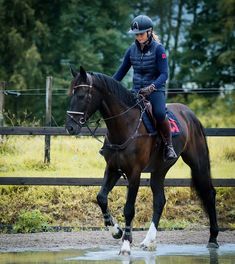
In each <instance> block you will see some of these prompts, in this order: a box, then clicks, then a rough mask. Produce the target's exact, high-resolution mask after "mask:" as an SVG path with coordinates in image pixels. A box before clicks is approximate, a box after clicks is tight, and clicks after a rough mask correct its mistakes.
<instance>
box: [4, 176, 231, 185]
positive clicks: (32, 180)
mask: <svg viewBox="0 0 235 264" xmlns="http://www.w3.org/2000/svg"><path fill="white" fill-rule="evenodd" d="M102 182H103V179H102V178H71V177H10V176H9V177H0V185H37V186H38V185H46V186H101V185H102ZM212 183H213V185H214V187H235V179H212ZM149 184H150V179H147V178H143V179H141V180H140V186H149ZM127 185H128V182H127V180H124V179H119V181H118V182H117V184H116V186H127ZM165 186H166V187H190V186H192V182H191V179H183V178H182V179H181V178H177V179H165Z"/></svg>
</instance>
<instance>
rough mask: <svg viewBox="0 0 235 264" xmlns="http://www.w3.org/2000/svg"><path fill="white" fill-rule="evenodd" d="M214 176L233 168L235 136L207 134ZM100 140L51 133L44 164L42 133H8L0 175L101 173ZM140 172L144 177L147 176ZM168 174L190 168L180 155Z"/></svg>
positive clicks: (182, 174) (0, 151) (185, 174)
mask: <svg viewBox="0 0 235 264" xmlns="http://www.w3.org/2000/svg"><path fill="white" fill-rule="evenodd" d="M208 144H209V149H210V158H211V170H212V176H213V178H231V177H233V174H234V171H235V138H234V137H209V138H208ZM101 146H102V144H101V143H100V142H98V141H97V140H95V139H92V138H88V137H82V138H76V137H62V136H61V137H52V138H51V163H50V164H45V163H44V162H43V160H44V137H42V136H11V137H8V138H5V139H4V141H3V142H2V143H1V144H0V177H1V176H26V177H27V176H30V177H36V176H38V177H39V176H52V177H53V176H55V177H59V176H68V177H89V178H92V177H103V172H104V168H105V162H104V159H103V157H102V156H101V155H100V154H99V153H98V151H99V149H100V148H101ZM148 176H149V175H148V174H143V177H148ZM167 177H168V178H189V177H190V169H189V168H188V166H187V165H186V164H185V163H184V162H183V161H182V159H181V158H180V159H179V160H178V161H177V163H176V165H175V166H173V167H172V168H171V169H170V171H169V172H168V174H167Z"/></svg>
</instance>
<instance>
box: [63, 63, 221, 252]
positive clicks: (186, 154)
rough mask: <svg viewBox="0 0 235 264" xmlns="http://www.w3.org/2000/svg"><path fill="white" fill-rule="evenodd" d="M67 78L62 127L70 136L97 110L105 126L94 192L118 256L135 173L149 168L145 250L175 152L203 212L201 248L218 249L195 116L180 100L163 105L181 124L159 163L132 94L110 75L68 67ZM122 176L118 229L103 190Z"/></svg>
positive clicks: (154, 138)
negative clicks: (205, 230)
mask: <svg viewBox="0 0 235 264" xmlns="http://www.w3.org/2000/svg"><path fill="white" fill-rule="evenodd" d="M71 72H72V75H73V80H72V81H71V87H70V96H71V99H70V106H69V109H68V111H67V118H66V125H65V128H66V130H67V131H68V133H69V134H71V135H77V134H79V133H80V131H81V128H82V126H84V125H85V124H86V122H87V121H88V120H89V118H90V117H91V116H92V115H93V114H94V113H95V112H96V111H99V112H100V114H101V117H102V119H103V120H104V122H105V124H106V127H107V134H106V138H105V142H104V147H103V150H104V152H103V156H104V158H105V161H106V168H105V172H104V179H103V183H102V186H101V189H100V191H99V193H98V195H97V202H98V205H99V206H100V208H101V211H102V214H103V218H104V223H105V225H106V227H107V228H110V229H112V235H113V237H114V238H116V239H120V238H122V245H121V249H120V254H123V255H126V254H127V255H128V254H130V253H131V243H132V220H133V218H134V215H135V201H136V196H137V192H138V188H139V185H140V176H141V172H143V171H146V172H150V175H151V176H150V186H151V190H152V194H153V215H152V220H151V223H150V227H149V230H148V232H147V234H146V237H145V238H144V240H143V242H142V243H141V244H140V247H141V248H143V249H145V250H148V249H149V250H150V249H152V248H153V246H154V245H155V244H156V235H157V229H158V225H159V221H160V217H161V214H162V211H163V208H164V205H165V203H166V198H165V194H164V179H165V176H166V174H167V172H168V170H169V169H170V168H171V167H172V166H173V165H174V164H175V163H176V161H177V160H178V158H179V157H180V156H181V157H182V159H183V161H184V162H185V163H186V164H187V165H188V166H189V167H190V168H191V176H192V183H193V186H194V187H195V189H196V191H197V193H198V195H199V197H200V199H201V201H202V204H203V207H204V210H205V212H206V213H207V215H208V216H209V223H210V236H209V241H208V245H207V247H209V248H217V247H219V245H218V242H217V236H218V232H219V229H218V224H217V216H216V206H215V195H216V192H215V189H214V187H213V185H212V181H211V172H210V159H209V150H208V145H207V141H206V136H205V133H204V128H203V126H202V124H201V122H200V121H199V119H198V118H197V117H196V116H195V114H194V113H193V112H192V111H191V110H190V109H189V108H188V107H187V106H186V105H183V104H178V103H172V104H168V105H167V108H168V109H169V111H171V112H173V113H174V115H175V116H176V118H177V119H178V121H179V123H180V126H181V130H182V131H181V133H180V134H179V135H178V136H177V137H173V145H174V149H175V151H176V153H177V158H176V159H174V160H170V161H165V160H164V158H163V147H164V146H163V143H162V138H161V135H159V134H157V135H156V134H150V133H149V132H148V131H147V130H146V127H145V125H144V123H143V120H142V117H143V113H144V112H145V111H146V109H145V108H144V107H143V104H142V100H141V99H139V97H138V96H136V95H135V94H133V93H131V92H130V91H128V90H127V89H126V88H125V87H124V86H122V84H121V83H120V82H117V81H115V80H114V79H113V78H111V77H109V76H107V75H105V74H102V73H94V72H86V71H85V70H84V68H83V67H80V71H77V70H75V69H72V70H71ZM122 175H125V176H126V178H127V181H128V190H127V198H126V203H125V206H124V217H125V228H124V230H123V229H122V228H121V227H120V226H119V224H118V223H117V222H116V221H115V220H114V217H113V216H112V215H111V213H110V211H109V208H108V194H109V192H110V191H111V190H112V189H113V187H114V186H115V184H116V183H117V181H118V180H119V178H120V177H121V176H122Z"/></svg>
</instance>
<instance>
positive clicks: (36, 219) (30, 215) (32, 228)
mask: <svg viewBox="0 0 235 264" xmlns="http://www.w3.org/2000/svg"><path fill="white" fill-rule="evenodd" d="M13 229H14V231H15V232H16V233H35V232H42V231H47V230H48V223H47V217H46V216H44V215H43V214H42V213H41V212H40V211H39V210H33V211H29V212H27V211H22V212H21V213H20V214H19V217H18V220H17V221H16V223H15V224H14V226H13Z"/></svg>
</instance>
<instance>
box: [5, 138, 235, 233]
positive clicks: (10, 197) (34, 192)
mask: <svg viewBox="0 0 235 264" xmlns="http://www.w3.org/2000/svg"><path fill="white" fill-rule="evenodd" d="M208 143H209V149H210V154H211V155H210V156H211V165H212V176H213V178H233V177H234V171H235V138H234V137H231V138H229V137H226V138H225V137H224V138H222V137H218V138H215V137H211V138H208ZM100 147H101V143H99V142H98V141H96V140H95V139H92V138H88V137H82V138H75V137H62V136H61V137H59V136H58V137H52V140H51V163H50V165H47V164H44V162H43V159H44V137H42V136H10V137H7V138H6V137H5V138H4V140H3V141H2V142H1V144H0V177H1V176H9V177H10V176H28V177H36V176H55V177H58V176H68V177H103V171H104V168H105V163H104V159H103V157H102V156H100V155H99V153H98V151H99V149H100ZM142 176H143V177H148V176H149V175H148V174H143V175H142ZM167 177H171V178H174V177H175V178H178V177H179V178H180V177H181V178H187V177H190V170H189V168H188V167H187V165H185V164H184V163H183V161H182V160H181V159H180V160H179V161H178V162H177V164H176V165H175V166H174V167H172V168H171V170H170V171H169V173H168V175H167ZM216 189H217V209H218V220H219V226H220V227H230V228H235V226H234V223H235V204H234V197H235V188H216ZM98 190H99V187H55V186H0V197H1V199H0V211H1V214H0V223H2V224H13V225H14V228H15V229H14V230H15V232H35V231H41V230H44V229H42V226H45V223H46V225H48V226H51V225H59V226H73V227H76V228H80V227H91V226H99V227H102V226H103V219H102V215H101V211H100V208H99V207H98V205H97V203H96V194H97V192H98ZM125 197H126V188H124V187H115V188H114V190H113V191H112V192H111V193H110V196H109V202H110V210H111V212H112V213H113V215H114V216H115V218H116V219H117V220H118V221H119V222H120V223H121V224H122V225H123V223H124V218H123V206H124V204H125V200H126V198H125ZM166 198H167V203H166V206H165V209H164V212H163V215H162V219H161V221H160V227H161V228H166V229H174V228H195V227H197V228H201V226H206V225H208V219H207V217H206V216H205V214H204V213H203V210H202V207H201V205H200V202H199V200H198V198H197V196H196V195H195V193H194V191H192V190H191V189H190V188H187V187H186V188H179V187H178V188H174V187H169V188H166ZM151 214H152V194H151V190H150V188H148V187H142V188H140V190H139V193H138V197H137V202H136V216H135V219H134V223H133V226H134V227H148V225H149V221H150V220H151ZM3 232H4V230H3Z"/></svg>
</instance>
